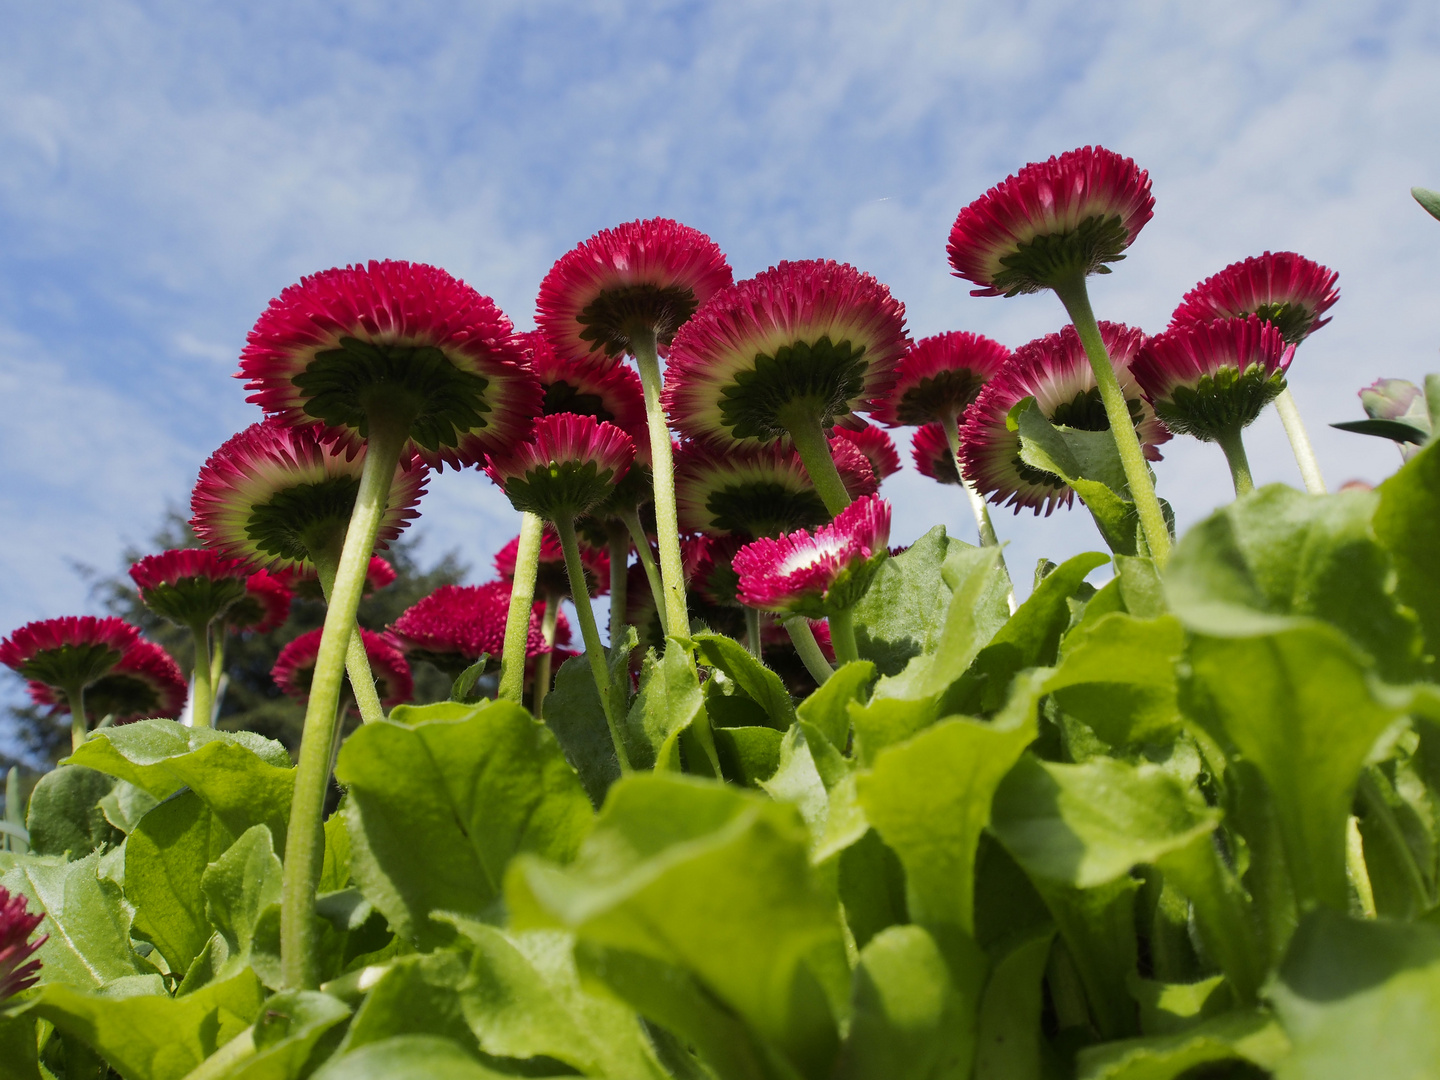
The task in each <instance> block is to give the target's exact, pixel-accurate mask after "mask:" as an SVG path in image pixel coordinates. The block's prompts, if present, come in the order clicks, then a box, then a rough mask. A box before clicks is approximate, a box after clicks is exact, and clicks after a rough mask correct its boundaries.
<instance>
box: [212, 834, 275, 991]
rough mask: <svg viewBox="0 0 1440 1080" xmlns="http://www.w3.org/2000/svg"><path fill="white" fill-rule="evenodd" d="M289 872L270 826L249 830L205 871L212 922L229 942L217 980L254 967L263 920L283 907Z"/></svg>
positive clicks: (227, 942) (226, 942) (226, 941)
mask: <svg viewBox="0 0 1440 1080" xmlns="http://www.w3.org/2000/svg"><path fill="white" fill-rule="evenodd" d="M283 871H284V868H283V867H282V866H281V864H280V859H279V858H278V857H277V856H276V854H275V846H274V843H273V841H272V840H271V838H270V830H269V829H267V828H265V826H264V825H256V826H255V827H254V828H252V829H250V830H248V831H247V832H246V833H245V834H244V835H242V836H241V837H240V838H239V839H238V840H236V841H235V842H234V843H233V844H231V845H230V847H229V849H228V850H227V851H226V852H225V853H224V854H223V855H221V856H220V857H219V858H217V859H215V860H214V861H213V862H211V864H210V865H209V866H208V867H207V868H206V869H205V873H204V875H203V876H202V878H201V880H200V888H201V891H202V893H203V895H204V897H205V914H206V918H207V920H208V922H209V923H210V925H211V926H213V927H214V928H215V931H216V932H217V933H219V934H220V935H221V936H222V937H223V938H224V939H225V945H226V948H227V952H228V958H227V960H226V966H225V967H224V968H222V969H221V970H220V971H219V972H217V973H216V977H217V978H221V979H224V978H227V977H228V976H229V975H230V974H232V973H233V972H234V971H237V970H239V969H240V968H242V967H245V966H246V965H247V964H249V963H250V949H251V946H252V945H253V944H254V941H255V929H256V926H257V925H258V924H259V922H260V916H261V915H262V914H263V913H264V911H265V909H266V908H268V907H270V906H272V905H275V904H278V903H279V902H280V878H281V875H282V873H283Z"/></svg>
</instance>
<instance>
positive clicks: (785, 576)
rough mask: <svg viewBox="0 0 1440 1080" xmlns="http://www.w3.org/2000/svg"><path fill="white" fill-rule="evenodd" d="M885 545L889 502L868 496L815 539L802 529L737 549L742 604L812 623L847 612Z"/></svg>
mask: <svg viewBox="0 0 1440 1080" xmlns="http://www.w3.org/2000/svg"><path fill="white" fill-rule="evenodd" d="M889 542H890V504H889V503H888V502H886V501H885V500H884V499H882V498H880V497H879V496H878V495H867V496H865V497H864V498H862V499H857V500H855V502H853V503H851V504H850V506H848V507H847V508H846V509H845V510H844V511H843V512H842V513H841V514H840V515H839V516H838V517H836V518H835V520H834V521H833V522H832V523H831V524H829V525H826V526H823V527H821V528H819V529H816V530H815V533H814V535H811V534H810V533H808V532H806V531H805V530H804V529H800V530H799V531H797V532H793V533H790V534H789V535H787V536H781V537H778V538H775V539H771V538H769V537H764V538H762V539H759V540H756V541H754V542H753V543H750V544H746V545H745V546H744V547H743V548H741V549H740V550H739V551H738V552H737V553H736V555H735V562H734V565H735V572H736V574H738V575H739V578H740V586H739V591H738V595H739V598H740V601H741V603H743V604H746V605H747V606H749V607H753V608H759V609H760V610H762V611H775V612H781V613H784V614H789V615H804V616H806V617H807V618H812V619H818V618H826V617H830V616H833V615H835V614H837V613H838V612H843V611H848V610H849V609H850V608H851V607H853V606H854V604H855V602H856V601H857V600H859V599H860V597H861V596H862V595H864V592H865V590H866V588H868V587H869V585H870V579H871V577H872V576H873V575H874V572H875V569H876V568H877V567H878V566H879V563H880V561H881V560H882V559H885V558H887V557H888V549H887V546H886V545H888V544H889Z"/></svg>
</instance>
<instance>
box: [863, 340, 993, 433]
mask: <svg viewBox="0 0 1440 1080" xmlns="http://www.w3.org/2000/svg"><path fill="white" fill-rule="evenodd" d="M1009 358H1010V350H1009V349H1007V348H1006V347H1005V346H1004V345H1001V344H1000V343H999V342H998V341H993V340H991V339H990V338H988V337H985V336H983V335H981V334H972V333H970V332H968V331H965V330H952V331H951V332H950V333H948V334H936V335H935V336H934V337H928V338H922V339H921V340H920V341H917V342H916V343H915V344H914V345H912V346H910V349H909V351H908V352H906V353H905V355H904V356H903V357H902V358H901V359H900V363H899V365H898V366H897V367H896V369H895V387H894V389H892V390H891V391H890V393H889V394H888V395H886V396H885V397H884V398H883V399H881V400H880V401H878V402H877V403H876V405H875V408H874V409H872V410H871V413H870V415H871V416H873V417H874V418H875V419H876V420H878V421H879V422H880V423H882V424H885V425H886V426H888V427H902V426H905V427H908V426H912V425H914V426H918V425H921V424H930V423H942V422H944V421H946V420H954V419H956V418H957V417H959V416H961V415H962V414H963V413H964V412H965V410H966V409H967V408H969V407H970V404H971V402H973V401H974V400H975V398H976V397H978V396H979V394H980V390H981V388H982V387H984V385H985V384H986V383H987V382H989V381H990V380H991V379H993V378H994V377H995V376H996V374H998V373H999V371H1000V369H1001V367H1003V366H1004V364H1005V361H1006V360H1008V359H1009Z"/></svg>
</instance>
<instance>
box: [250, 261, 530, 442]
mask: <svg viewBox="0 0 1440 1080" xmlns="http://www.w3.org/2000/svg"><path fill="white" fill-rule="evenodd" d="M237 377H238V378H242V379H245V380H247V381H246V383H245V388H246V389H247V390H250V391H252V393H251V394H250V396H249V397H248V398H247V399H246V400H248V401H250V402H252V403H254V404H256V405H259V406H260V407H261V408H263V409H264V410H265V411H266V412H267V413H270V414H272V415H275V416H278V417H280V418H281V420H282V421H283V422H284V423H286V424H288V425H293V426H302V425H305V424H310V423H314V422H317V421H318V422H319V423H322V424H324V425H325V426H326V427H327V429H328V435H329V436H330V437H332V438H334V439H336V440H340V441H341V442H343V444H344V445H345V446H346V448H347V449H358V447H359V445H360V443H361V441H362V439H363V437H364V436H365V434H366V432H367V431H368V425H369V420H368V415H367V406H368V405H369V404H370V403H372V402H374V401H375V400H381V401H384V402H385V403H386V404H387V405H392V406H395V407H399V408H404V409H406V410H407V411H410V412H412V413H413V414H414V416H415V419H414V420H413V422H412V423H411V425H410V435H411V442H410V444H409V445H410V447H411V448H412V449H413V450H414V451H415V452H416V453H417V454H419V455H420V456H421V457H422V458H424V459H425V461H427V462H428V463H429V464H431V465H433V466H435V467H436V468H441V467H442V465H443V464H444V463H447V462H448V463H449V464H450V465H452V466H454V467H455V468H460V467H461V466H465V465H473V464H477V463H478V462H480V461H481V460H482V459H483V457H484V455H485V453H486V452H487V451H490V450H501V449H503V448H505V447H506V446H509V445H511V444H513V443H515V442H517V441H520V440H522V439H524V438H525V437H526V436H527V435H528V434H529V431H530V426H531V424H532V422H533V420H534V417H535V416H536V414H538V413H539V411H540V388H539V386H538V385H537V383H536V382H535V377H534V375H532V374H531V372H530V370H529V368H528V367H527V366H526V364H525V362H524V357H523V355H522V354H521V351H520V345H519V343H518V342H517V341H516V340H515V336H514V327H513V326H512V325H511V323H510V320H509V319H507V318H506V317H505V315H504V314H503V313H502V312H501V311H500V309H499V308H498V307H496V306H495V302H494V301H493V300H491V299H490V298H489V297H486V296H481V295H480V294H479V293H478V292H476V291H475V290H474V289H472V288H471V287H470V286H468V285H466V284H465V283H464V282H463V281H460V280H459V279H457V278H454V277H451V276H450V275H449V274H447V273H446V272H445V271H444V270H440V269H437V268H436V267H433V266H425V265H422V264H420V263H409V262H398V261H388V260H387V261H384V262H376V261H371V262H369V263H367V264H366V265H364V266H347V267H345V268H344V269H339V268H337V269H333V270H324V271H321V272H320V273H318V274H313V275H311V276H310V277H307V278H302V279H301V281H300V283H299V284H297V285H292V286H290V287H289V288H287V289H286V290H285V291H284V292H282V293H281V294H280V296H279V297H278V298H277V299H275V300H272V301H270V306H269V307H268V308H267V309H266V311H265V313H264V314H263V315H261V316H260V319H259V321H257V322H256V324H255V328H254V329H253V330H251V331H250V336H249V339H248V341H247V343H246V345H245V349H244V351H243V352H241V354H240V371H239V373H238V375H237Z"/></svg>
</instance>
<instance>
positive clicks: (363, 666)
mask: <svg viewBox="0 0 1440 1080" xmlns="http://www.w3.org/2000/svg"><path fill="white" fill-rule="evenodd" d="M344 542H345V538H344V536H341V535H339V534H337V535H336V536H335V537H334V539H333V542H332V543H330V544H328V545H327V546H326V547H325V548H324V549H322V550H320V551H319V552H316V553H315V554H313V555H312V556H311V559H310V561H311V562H312V563H314V564H315V576H316V577H318V578H319V579H320V592H321V593H322V594H323V595H324V597H325V603H327V604H329V603H330V597H331V596H333V595H334V594H335V575H336V574H337V573H338V572H339V570H340V554H341V552H342V551H343V549H344ZM361 595H364V593H363V590H362V593H361ZM345 673H346V674H347V675H349V676H350V691H351V693H352V694H353V695H354V698H355V705H356V707H357V708H359V710H360V719H361V720H363V721H364V722H365V723H367V724H373V723H374V722H375V721H376V720H384V719H385V707H384V706H383V705H381V704H380V694H379V693H378V692H377V691H376V689H375V673H374V672H373V671H371V670H370V656H369V654H368V653H366V651H365V641H364V639H363V638H361V637H360V623H359V622H358V621H357V622H356V623H355V625H354V627H353V628H352V629H351V632H350V644H349V645H348V646H347V647H346V649H345Z"/></svg>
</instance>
